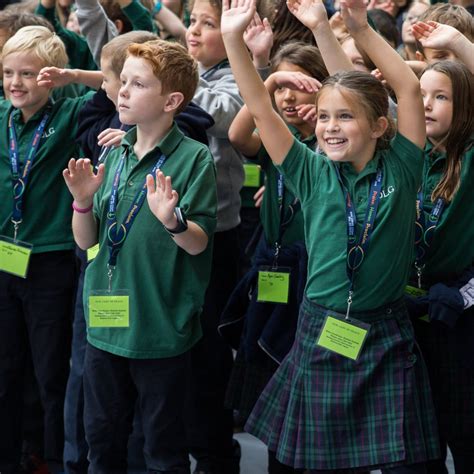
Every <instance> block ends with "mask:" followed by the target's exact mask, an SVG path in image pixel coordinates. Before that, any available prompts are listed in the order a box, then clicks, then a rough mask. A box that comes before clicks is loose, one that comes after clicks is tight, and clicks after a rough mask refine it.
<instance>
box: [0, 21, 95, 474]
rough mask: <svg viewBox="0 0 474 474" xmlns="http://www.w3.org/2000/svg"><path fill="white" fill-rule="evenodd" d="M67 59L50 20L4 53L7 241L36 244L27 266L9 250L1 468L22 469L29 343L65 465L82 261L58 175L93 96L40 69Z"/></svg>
mask: <svg viewBox="0 0 474 474" xmlns="http://www.w3.org/2000/svg"><path fill="white" fill-rule="evenodd" d="M66 62H67V56H66V52H65V49H64V45H63V43H62V41H61V40H60V39H59V37H58V36H56V35H54V33H53V32H51V31H50V30H48V29H47V28H45V27H43V26H27V27H24V28H21V29H20V30H19V31H18V32H17V33H16V34H15V35H14V36H12V37H11V38H10V39H9V40H8V41H7V42H6V43H5V45H4V47H3V51H2V65H3V86H4V89H5V92H6V95H7V96H8V97H9V99H10V100H9V101H2V102H0V108H1V113H0V127H1V128H2V130H3V131H2V133H1V137H2V138H1V147H0V149H1V154H2V156H1V163H2V165H1V166H0V176H1V178H0V179H1V186H0V189H1V193H2V202H4V203H5V205H4V206H2V210H1V216H0V234H1V235H2V236H3V237H2V238H1V240H2V242H3V245H6V244H5V242H10V240H9V239H11V238H13V240H14V242H13V244H14V245H19V246H20V249H17V250H21V249H25V248H29V247H30V246H31V245H32V246H33V248H32V252H31V256H30V258H29V262H28V263H29V265H28V268H27V270H25V268H23V269H22V268H19V267H17V266H16V265H13V266H8V260H5V258H6V257H7V255H6V254H5V251H3V252H2V260H1V269H2V271H1V272H0V295H1V297H0V299H1V311H0V325H1V331H0V338H1V341H0V356H1V360H2V361H3V362H2V365H1V368H0V394H1V395H0V419H1V420H2V422H1V423H0V471H2V472H3V473H13V472H16V471H17V469H18V463H19V460H20V459H19V458H20V450H21V428H22V422H21V421H22V401H23V377H24V370H25V364H26V359H27V353H28V352H29V351H31V357H32V360H33V367H34V371H35V376H36V380H37V383H38V387H39V392H40V397H41V403H42V406H43V410H44V433H45V434H44V458H45V459H46V461H47V462H48V465H49V469H50V471H51V472H57V471H58V470H62V468H61V466H62V462H61V460H62V449H63V444H64V437H63V429H64V426H63V406H64V392H65V388H66V381H67V376H68V372H69V355H70V341H71V310H72V305H73V302H74V294H75V288H76V260H75V256H74V240H73V236H72V232H71V228H70V219H71V213H72V210H71V202H72V200H71V199H70V197H69V193H68V192H67V188H66V186H65V185H64V182H63V180H62V179H60V174H61V170H62V168H63V167H64V165H65V164H66V163H67V160H68V159H69V157H70V156H74V155H76V154H77V153H78V148H77V146H76V144H75V143H74V134H75V131H76V123H77V116H78V113H79V110H80V109H81V107H82V105H83V104H84V102H85V101H86V100H88V98H89V96H85V97H82V98H78V99H61V100H58V101H54V102H53V101H51V100H50V97H49V96H50V89H49V88H47V87H44V86H40V85H38V84H37V76H38V73H39V71H40V70H41V68H42V67H44V66H52V65H54V66H56V67H64V66H65V65H66ZM12 209H13V212H12ZM13 221H14V222H13ZM15 242H16V243H15ZM22 242H26V243H27V244H26V247H25V244H24V243H22ZM22 252H25V250H22ZM6 272H10V273H13V274H10V273H6ZM19 275H20V276H19ZM21 276H23V278H21Z"/></svg>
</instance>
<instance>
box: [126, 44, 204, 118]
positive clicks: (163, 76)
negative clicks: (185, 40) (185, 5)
mask: <svg viewBox="0 0 474 474" xmlns="http://www.w3.org/2000/svg"><path fill="white" fill-rule="evenodd" d="M128 56H134V57H137V58H142V59H144V60H145V61H146V62H147V63H148V64H149V65H150V66H151V68H152V70H153V74H154V75H155V76H156V77H157V79H159V80H160V82H161V86H162V94H169V93H172V92H181V93H182V94H183V97H184V99H183V102H182V103H181V105H180V106H179V108H178V109H177V110H176V113H179V112H181V111H182V110H183V109H184V108H185V107H186V105H187V104H188V103H189V102H190V101H191V99H192V98H193V96H194V93H195V92H196V88H197V85H198V81H199V73H198V65H197V62H196V61H195V60H194V59H193V58H192V57H191V55H190V54H189V53H188V51H187V50H186V48H185V47H184V46H182V45H180V44H179V43H172V42H169V41H163V40H159V39H157V40H154V41H148V42H146V43H143V44H136V43H133V44H131V45H130V46H129V47H128Z"/></svg>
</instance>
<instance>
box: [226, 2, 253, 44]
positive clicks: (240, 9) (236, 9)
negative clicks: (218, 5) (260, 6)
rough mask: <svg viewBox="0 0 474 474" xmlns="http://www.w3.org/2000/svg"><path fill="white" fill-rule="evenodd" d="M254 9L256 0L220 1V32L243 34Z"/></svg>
mask: <svg viewBox="0 0 474 474" xmlns="http://www.w3.org/2000/svg"><path fill="white" fill-rule="evenodd" d="M255 10H256V0H224V1H223V2H222V17H221V33H222V34H223V35H225V34H229V33H241V34H243V33H244V31H245V29H246V28H247V26H248V25H249V23H250V21H251V20H252V18H253V16H254V14H255Z"/></svg>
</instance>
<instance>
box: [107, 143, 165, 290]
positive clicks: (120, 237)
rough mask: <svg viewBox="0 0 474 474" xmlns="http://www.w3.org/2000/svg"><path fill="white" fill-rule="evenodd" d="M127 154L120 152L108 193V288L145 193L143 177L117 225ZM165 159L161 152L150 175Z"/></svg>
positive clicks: (153, 173)
mask: <svg viewBox="0 0 474 474" xmlns="http://www.w3.org/2000/svg"><path fill="white" fill-rule="evenodd" d="M127 155H128V151H124V152H123V153H122V156H121V157H120V161H119V164H118V165H117V169H116V170H115V176H114V181H113V183H112V192H111V194H110V200H109V212H108V213H107V244H108V246H109V261H108V264H107V268H108V276H109V290H110V284H111V279H112V273H113V270H114V269H115V266H116V263H117V256H118V254H119V252H120V250H121V249H122V246H123V244H124V242H125V239H126V238H127V235H128V234H129V232H130V229H131V227H132V225H133V223H134V221H135V218H136V217H137V215H138V212H139V211H140V209H141V207H142V205H143V202H144V201H145V199H146V195H147V187H146V178H145V180H144V181H143V185H142V186H141V188H140V190H139V191H138V192H137V194H136V195H135V199H134V200H133V202H132V204H131V205H130V208H129V210H128V211H127V214H126V218H125V220H124V221H123V222H122V224H120V226H119V225H118V222H117V216H116V211H117V205H118V189H119V185H120V176H121V174H122V170H123V167H124V164H125V158H126V156H127ZM165 161H166V156H165V155H164V154H161V156H160V157H159V158H158V161H157V162H156V164H155V165H154V166H153V168H152V169H151V171H150V173H151V175H152V176H155V173H156V170H158V169H160V168H161V167H162V166H163V164H164V163H165Z"/></svg>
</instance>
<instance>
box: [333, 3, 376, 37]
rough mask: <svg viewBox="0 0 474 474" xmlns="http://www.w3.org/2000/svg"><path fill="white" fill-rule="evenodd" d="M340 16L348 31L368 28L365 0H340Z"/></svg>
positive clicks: (352, 31)
mask: <svg viewBox="0 0 474 474" xmlns="http://www.w3.org/2000/svg"><path fill="white" fill-rule="evenodd" d="M340 5H341V16H342V19H343V20H344V23H345V24H346V27H347V29H348V30H349V32H350V33H356V32H358V31H360V30H363V29H365V28H369V24H368V23H367V5H366V3H365V0H341V2H340Z"/></svg>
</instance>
